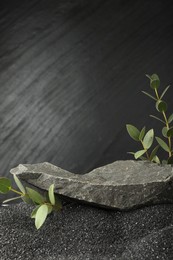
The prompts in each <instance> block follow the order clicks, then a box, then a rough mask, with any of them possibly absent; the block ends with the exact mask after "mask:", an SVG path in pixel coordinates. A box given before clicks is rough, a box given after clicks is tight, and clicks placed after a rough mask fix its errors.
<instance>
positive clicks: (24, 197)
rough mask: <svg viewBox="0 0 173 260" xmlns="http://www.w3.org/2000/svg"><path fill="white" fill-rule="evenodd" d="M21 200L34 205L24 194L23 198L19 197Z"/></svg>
mask: <svg viewBox="0 0 173 260" xmlns="http://www.w3.org/2000/svg"><path fill="white" fill-rule="evenodd" d="M21 199H22V200H23V201H24V202H25V203H27V204H34V202H33V200H31V199H30V198H29V196H28V194H25V195H24V196H21Z"/></svg>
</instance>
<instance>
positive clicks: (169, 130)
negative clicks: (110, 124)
mask: <svg viewBox="0 0 173 260" xmlns="http://www.w3.org/2000/svg"><path fill="white" fill-rule="evenodd" d="M146 76H147V78H149V80H150V87H151V89H152V90H153V91H154V96H153V95H151V94H150V93H148V92H145V91H142V92H143V93H144V94H145V95H147V96H148V97H150V98H151V99H153V100H154V101H155V107H156V110H157V112H159V113H160V115H161V116H162V118H160V117H157V116H155V115H150V116H151V117H152V118H154V119H156V120H158V121H159V122H161V123H162V124H164V126H163V127H162V131H161V132H162V136H163V138H165V139H166V140H163V139H162V138H160V137H158V136H157V137H155V139H156V141H157V143H158V145H157V146H155V147H154V149H152V151H151V152H149V149H150V148H151V147H152V145H153V141H154V130H153V129H150V130H149V131H148V132H147V133H146V134H145V132H146V127H145V126H144V127H143V128H142V129H141V130H139V129H137V128H136V127H135V126H133V125H131V124H127V125H126V128H127V132H128V133H129V135H130V137H131V138H132V139H133V140H135V141H137V142H140V143H141V145H142V149H141V150H139V151H137V152H130V153H131V154H133V155H134V157H135V159H141V160H148V161H151V162H156V163H158V164H161V163H166V164H173V147H172V137H173V126H172V125H171V123H172V122H173V114H171V115H169V116H167V108H168V105H167V103H166V102H165V101H164V100H163V97H164V95H165V93H166V92H167V91H168V89H169V87H170V85H169V86H167V87H166V88H165V89H164V91H163V92H162V93H161V95H160V94H159V92H158V88H159V86H160V79H159V77H158V75H157V74H153V75H151V76H149V75H146ZM159 147H161V148H162V149H163V150H164V151H166V152H167V154H168V156H167V158H166V160H162V161H161V160H160V159H159V157H158V155H157V151H158V149H159Z"/></svg>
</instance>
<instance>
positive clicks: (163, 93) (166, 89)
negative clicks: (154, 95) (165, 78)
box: [160, 85, 170, 99]
mask: <svg viewBox="0 0 173 260" xmlns="http://www.w3.org/2000/svg"><path fill="white" fill-rule="evenodd" d="M169 87H170V85H169V86H167V87H166V88H165V90H164V91H163V92H162V94H161V96H160V99H162V98H163V96H164V95H165V93H166V92H167V91H168V89H169Z"/></svg>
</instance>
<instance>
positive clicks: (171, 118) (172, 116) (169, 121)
mask: <svg viewBox="0 0 173 260" xmlns="http://www.w3.org/2000/svg"><path fill="white" fill-rule="evenodd" d="M172 121H173V114H171V115H170V116H169V118H168V123H169V124H170V123H171V122H172Z"/></svg>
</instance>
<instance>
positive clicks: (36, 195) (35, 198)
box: [26, 187, 44, 204]
mask: <svg viewBox="0 0 173 260" xmlns="http://www.w3.org/2000/svg"><path fill="white" fill-rule="evenodd" d="M26 190H27V194H28V196H29V197H30V199H31V200H32V201H34V202H35V203H37V204H42V203H44V197H43V196H42V195H41V194H40V193H38V192H37V191H35V190H33V189H31V188H28V187H26Z"/></svg>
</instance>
